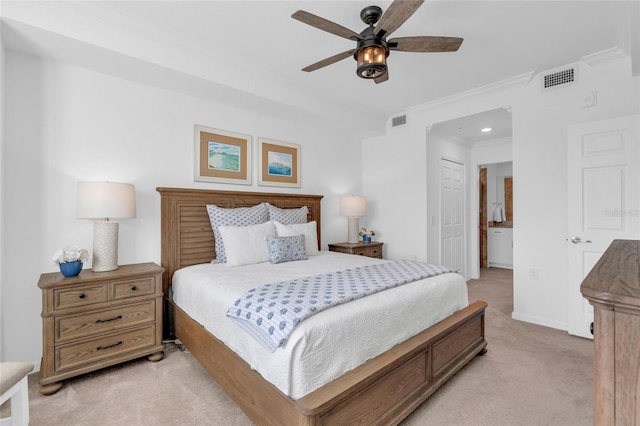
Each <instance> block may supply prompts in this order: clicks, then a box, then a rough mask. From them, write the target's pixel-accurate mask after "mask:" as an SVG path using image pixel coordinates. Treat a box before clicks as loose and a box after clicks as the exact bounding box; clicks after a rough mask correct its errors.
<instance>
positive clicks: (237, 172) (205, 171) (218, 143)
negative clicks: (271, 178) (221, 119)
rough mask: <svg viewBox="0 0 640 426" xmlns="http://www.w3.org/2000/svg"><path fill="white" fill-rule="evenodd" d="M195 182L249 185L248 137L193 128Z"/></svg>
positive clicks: (249, 158)
mask: <svg viewBox="0 0 640 426" xmlns="http://www.w3.org/2000/svg"><path fill="white" fill-rule="evenodd" d="M194 151H195V170H194V179H195V180H196V181H199V182H218V183H234V184H240V185H251V136H249V135H243V134H240V133H233V132H228V131H226V130H219V129H212V128H209V127H204V126H198V125H196V126H195V149H194Z"/></svg>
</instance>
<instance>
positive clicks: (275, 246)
mask: <svg viewBox="0 0 640 426" xmlns="http://www.w3.org/2000/svg"><path fill="white" fill-rule="evenodd" d="M265 238H266V240H267V244H268V245H269V258H270V259H269V260H270V261H271V263H282V262H291V261H293V260H305V259H306V258H307V252H306V250H305V248H304V235H296V236H294V237H272V236H270V235H267V236H266V237H265Z"/></svg>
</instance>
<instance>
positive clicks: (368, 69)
mask: <svg viewBox="0 0 640 426" xmlns="http://www.w3.org/2000/svg"><path fill="white" fill-rule="evenodd" d="M355 56H356V60H357V61H358V69H357V71H356V72H357V74H358V76H359V77H361V78H378V77H380V76H381V75H383V74H384V73H386V72H387V50H386V49H385V48H384V46H378V45H371V46H365V47H362V48H360V49H358V51H357V52H356V55H355Z"/></svg>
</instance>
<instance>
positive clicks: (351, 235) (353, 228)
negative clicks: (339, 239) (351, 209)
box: [347, 217, 360, 244]
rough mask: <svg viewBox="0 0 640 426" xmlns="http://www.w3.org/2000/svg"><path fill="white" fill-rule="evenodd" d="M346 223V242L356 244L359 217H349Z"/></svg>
mask: <svg viewBox="0 0 640 426" xmlns="http://www.w3.org/2000/svg"><path fill="white" fill-rule="evenodd" d="M348 219H349V224H348V233H347V242H348V243H351V244H357V243H358V242H359V240H358V231H359V230H360V229H359V228H360V218H359V217H349V218H348Z"/></svg>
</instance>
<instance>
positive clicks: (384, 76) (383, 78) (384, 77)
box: [373, 68, 389, 84]
mask: <svg viewBox="0 0 640 426" xmlns="http://www.w3.org/2000/svg"><path fill="white" fill-rule="evenodd" d="M387 80H389V69H388V68H387V72H385V73H384V74H382V75H381V76H380V77H378V78H374V79H373V81H375V82H376V84H380V83H383V82H385V81H387Z"/></svg>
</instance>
